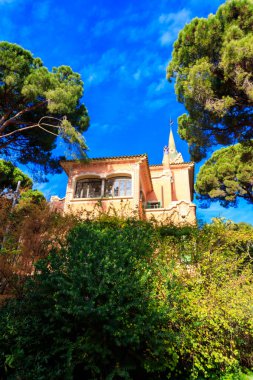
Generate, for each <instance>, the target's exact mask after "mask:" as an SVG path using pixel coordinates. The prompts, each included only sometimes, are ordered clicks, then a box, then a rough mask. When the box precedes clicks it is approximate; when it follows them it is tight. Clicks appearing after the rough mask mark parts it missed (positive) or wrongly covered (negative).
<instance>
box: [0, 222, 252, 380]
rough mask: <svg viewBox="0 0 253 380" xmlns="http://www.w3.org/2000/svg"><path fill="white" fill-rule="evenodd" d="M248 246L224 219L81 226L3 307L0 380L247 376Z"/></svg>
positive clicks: (247, 237)
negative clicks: (178, 225)
mask: <svg viewBox="0 0 253 380" xmlns="http://www.w3.org/2000/svg"><path fill="white" fill-rule="evenodd" d="M173 231H174V232H173ZM252 247H253V233H252V227H250V226H247V225H236V224H233V223H228V222H227V223H225V222H222V221H220V220H216V221H215V222H214V223H213V224H211V225H206V226H204V227H203V228H202V229H201V230H198V229H197V228H192V229H182V230H180V231H179V230H173V229H172V228H167V229H166V228H162V229H161V228H157V227H153V226H152V225H150V224H148V223H145V222H139V221H133V220H125V221H124V220H117V219H116V218H114V219H110V218H107V219H104V220H103V218H102V219H101V220H100V221H93V222H92V221H89V222H82V223H79V224H78V225H77V226H76V227H74V228H73V230H72V231H71V232H70V234H69V236H68V239H67V242H66V243H65V244H64V247H63V248H62V249H60V250H58V251H57V250H53V251H52V252H51V254H50V255H49V257H47V258H45V259H44V260H41V261H40V262H38V264H37V270H36V273H35V275H34V276H33V277H32V278H30V279H29V280H28V281H27V283H26V288H25V292H24V295H23V296H21V297H20V298H19V299H15V300H11V301H9V302H8V303H7V304H6V305H5V306H4V307H3V308H2V309H1V310H0V347H1V350H0V378H1V376H2V378H3V379H26V380H29V379H38V380H44V379H64V380H65V379H66V380H68V379H71V380H72V379H73V380H76V379H77V380H79V379H80V380H81V379H99V380H109V379H136V380H137V379H138V380H139V379H149V380H151V379H152V380H153V379H169V378H170V379H173V380H174V379H175V380H176V379H180V380H186V379H198V380H201V379H217V380H225V379H226V380H232V379H233V380H246V379H250V376H251V375H250V374H249V375H246V374H245V375H244V374H243V372H242V370H244V369H246V368H248V369H251V368H252V367H253V352H252V347H253V344H252V343H253V309H252V290H253V289H252V288H253V287H252V260H251V257H252V252H253V251H252Z"/></svg>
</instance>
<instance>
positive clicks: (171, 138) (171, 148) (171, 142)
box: [168, 127, 177, 153]
mask: <svg viewBox="0 0 253 380" xmlns="http://www.w3.org/2000/svg"><path fill="white" fill-rule="evenodd" d="M168 147H169V153H177V149H176V144H175V140H174V136H173V132H172V128H171V127H170V136H169V143H168Z"/></svg>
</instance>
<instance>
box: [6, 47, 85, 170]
mask: <svg viewBox="0 0 253 380" xmlns="http://www.w3.org/2000/svg"><path fill="white" fill-rule="evenodd" d="M0 61H1V65H0V154H1V156H2V157H3V158H6V157H8V159H11V160H12V161H13V162H14V161H15V162H19V163H22V164H27V163H31V164H33V165H36V166H38V165H39V166H41V168H43V170H44V172H45V173H49V172H55V171H56V172H57V171H58V170H59V165H58V161H59V160H58V158H57V157H54V156H53V154H52V150H53V149H54V148H55V147H56V139H57V136H61V137H62V138H63V139H64V141H65V142H66V143H67V144H70V145H71V147H72V149H73V150H74V151H75V149H76V150H77V151H78V153H79V154H80V153H81V154H84V152H85V149H86V148H87V147H86V144H85V141H84V139H83V136H82V133H83V132H84V131H85V130H86V129H87V127H88V125H89V117H88V113H87V109H86V108H85V106H84V104H83V103H82V102H81V98H82V96H83V82H82V80H81V77H80V75H79V74H78V73H75V72H73V70H72V69H71V68H70V67H69V66H60V67H54V68H53V70H52V72H50V71H49V70H48V69H47V68H46V67H45V66H44V65H43V62H42V61H41V59H40V58H34V57H33V55H32V53H31V52H29V51H28V50H25V49H23V48H22V47H21V46H18V45H16V44H11V43H8V42H1V43H0ZM65 116H66V117H65Z"/></svg>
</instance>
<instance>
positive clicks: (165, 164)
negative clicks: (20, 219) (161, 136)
mask: <svg viewBox="0 0 253 380" xmlns="http://www.w3.org/2000/svg"><path fill="white" fill-rule="evenodd" d="M61 166H62V167H63V169H64V170H65V172H66V173H67V175H68V184H67V190H66V197H65V198H64V199H62V200H61V199H59V198H58V197H55V196H54V197H52V198H51V204H52V206H53V207H55V208H62V209H63V211H64V213H68V212H77V213H82V214H83V215H84V217H95V216H96V215H97V213H99V212H101V211H102V212H105V213H108V214H117V215H120V216H121V215H122V216H137V217H139V218H141V219H146V220H156V221H158V222H163V223H172V224H176V225H180V224H195V223H196V206H195V205H194V204H193V203H192V199H193V178H194V163H193V162H184V161H183V157H182V155H181V153H179V152H177V149H176V145H175V141H174V137H173V133H172V130H171V131H170V136H169V144H168V146H165V147H164V150H163V161H162V163H161V164H159V165H149V162H148V156H147V155H146V154H140V155H133V156H119V157H104V158H93V159H90V160H89V161H82V160H69V161H62V162H61Z"/></svg>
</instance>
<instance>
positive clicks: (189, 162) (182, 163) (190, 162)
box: [149, 161, 194, 167]
mask: <svg viewBox="0 0 253 380" xmlns="http://www.w3.org/2000/svg"><path fill="white" fill-rule="evenodd" d="M185 164H187V165H189V164H194V162H193V161H188V162H178V163H176V162H173V163H171V164H170V165H172V166H173V165H185ZM149 166H150V167H152V166H163V164H154V165H149Z"/></svg>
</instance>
